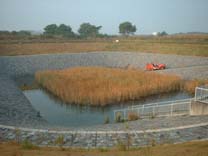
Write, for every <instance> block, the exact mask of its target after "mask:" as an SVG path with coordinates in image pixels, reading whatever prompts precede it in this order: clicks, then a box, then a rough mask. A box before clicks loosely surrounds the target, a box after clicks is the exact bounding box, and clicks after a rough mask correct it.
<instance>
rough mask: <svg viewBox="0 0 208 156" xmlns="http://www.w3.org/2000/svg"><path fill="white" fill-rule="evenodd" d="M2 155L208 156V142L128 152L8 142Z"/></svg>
mask: <svg viewBox="0 0 208 156" xmlns="http://www.w3.org/2000/svg"><path fill="white" fill-rule="evenodd" d="M0 153H1V156H86V155H90V156H126V155H128V156H180V155H183V156H207V155H208V141H201V142H199V141H198V142H189V143H183V144H174V145H173V144H170V145H156V146H154V147H144V148H137V149H130V150H127V151H120V150H119V149H118V148H113V149H91V150H84V149H70V148H66V149H64V148H49V147H41V148H32V149H25V148H23V147H22V146H21V145H19V144H16V143H12V142H8V143H0Z"/></svg>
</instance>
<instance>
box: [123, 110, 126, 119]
mask: <svg viewBox="0 0 208 156" xmlns="http://www.w3.org/2000/svg"><path fill="white" fill-rule="evenodd" d="M123 115H124V120H125V119H126V109H124V110H123Z"/></svg>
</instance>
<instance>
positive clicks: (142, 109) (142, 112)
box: [142, 105, 144, 115]
mask: <svg viewBox="0 0 208 156" xmlns="http://www.w3.org/2000/svg"><path fill="white" fill-rule="evenodd" d="M143 113H144V105H143V106H142V115H143Z"/></svg>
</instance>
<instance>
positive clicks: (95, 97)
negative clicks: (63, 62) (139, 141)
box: [35, 67, 181, 106]
mask: <svg viewBox="0 0 208 156" xmlns="http://www.w3.org/2000/svg"><path fill="white" fill-rule="evenodd" d="M35 79H36V80H37V82H38V83H39V84H40V85H41V86H42V87H44V88H46V89H47V90H48V91H50V92H51V93H53V94H54V95H56V96H58V97H59V98H60V99H62V100H63V101H65V102H68V103H75V104H90V105H102V106H104V105H107V104H115V103H120V102H123V101H127V100H137V99H140V98H141V97H146V96H149V95H154V94H160V93H166V92H171V91H178V90H180V87H181V86H180V85H181V79H180V78H179V77H177V76H172V75H164V74H158V73H155V72H145V71H142V70H135V69H128V70H125V69H116V68H105V67H75V68H69V69H64V70H48V71H39V72H37V73H36V74H35Z"/></svg>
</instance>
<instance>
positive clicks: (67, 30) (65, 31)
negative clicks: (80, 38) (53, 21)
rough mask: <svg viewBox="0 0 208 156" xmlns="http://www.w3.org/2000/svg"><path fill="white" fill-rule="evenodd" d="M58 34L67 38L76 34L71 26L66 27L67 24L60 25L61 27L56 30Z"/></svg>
mask: <svg viewBox="0 0 208 156" xmlns="http://www.w3.org/2000/svg"><path fill="white" fill-rule="evenodd" d="M56 34H57V35H61V36H62V37H66V38H72V37H74V33H73V31H72V28H71V27H70V26H67V25H65V24H60V25H59V27H58V28H57V30H56Z"/></svg>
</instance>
